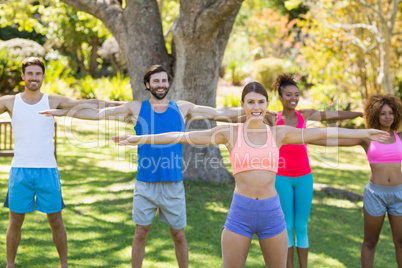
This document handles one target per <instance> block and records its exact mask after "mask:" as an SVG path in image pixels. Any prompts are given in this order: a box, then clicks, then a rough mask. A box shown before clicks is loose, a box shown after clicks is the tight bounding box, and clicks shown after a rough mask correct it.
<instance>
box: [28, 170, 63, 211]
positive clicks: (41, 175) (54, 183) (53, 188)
mask: <svg viewBox="0 0 402 268" xmlns="http://www.w3.org/2000/svg"><path fill="white" fill-rule="evenodd" d="M35 176H36V180H37V183H36V189H35V193H36V210H38V211H41V212H43V213H48V214H51V213H56V212H59V211H61V210H62V209H63V208H64V203H63V198H62V197H61V184H60V174H59V171H58V169H57V168H37V169H36V175H35Z"/></svg>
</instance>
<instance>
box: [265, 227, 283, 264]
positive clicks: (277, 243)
mask: <svg viewBox="0 0 402 268" xmlns="http://www.w3.org/2000/svg"><path fill="white" fill-rule="evenodd" d="M287 237H288V235H287V231H286V229H285V230H284V231H283V232H282V233H280V234H278V235H276V236H272V237H269V238H264V239H260V246H261V250H262V255H263V256H264V260H265V264H266V266H267V267H275V268H276V267H278V268H280V267H283V268H284V267H286V260H287V254H288V240H287Z"/></svg>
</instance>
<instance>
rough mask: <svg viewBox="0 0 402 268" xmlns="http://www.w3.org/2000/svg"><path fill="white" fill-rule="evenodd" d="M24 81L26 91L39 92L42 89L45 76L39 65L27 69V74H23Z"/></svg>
mask: <svg viewBox="0 0 402 268" xmlns="http://www.w3.org/2000/svg"><path fill="white" fill-rule="evenodd" d="M21 77H22V80H24V81H25V89H26V90H31V91H37V90H39V89H40V88H41V86H42V83H43V80H44V79H45V74H44V73H43V71H42V68H41V67H40V66H38V65H30V66H27V67H26V68H25V73H22V74H21Z"/></svg>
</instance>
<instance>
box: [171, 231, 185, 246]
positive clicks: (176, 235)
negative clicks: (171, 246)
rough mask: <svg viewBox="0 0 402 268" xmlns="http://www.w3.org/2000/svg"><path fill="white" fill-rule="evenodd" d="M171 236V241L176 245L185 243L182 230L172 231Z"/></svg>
mask: <svg viewBox="0 0 402 268" xmlns="http://www.w3.org/2000/svg"><path fill="white" fill-rule="evenodd" d="M171 235H172V238H173V240H174V241H175V242H176V243H183V242H186V235H185V234H184V230H183V229H180V230H172V231H171Z"/></svg>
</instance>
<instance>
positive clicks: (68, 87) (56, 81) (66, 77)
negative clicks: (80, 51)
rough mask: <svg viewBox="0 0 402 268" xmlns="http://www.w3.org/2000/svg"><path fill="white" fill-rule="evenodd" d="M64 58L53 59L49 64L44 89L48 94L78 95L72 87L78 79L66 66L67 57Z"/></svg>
mask: <svg viewBox="0 0 402 268" xmlns="http://www.w3.org/2000/svg"><path fill="white" fill-rule="evenodd" d="M63 59H64V60H63ZM63 59H60V60H56V61H51V62H49V63H48V64H47V66H46V73H45V81H44V82H43V85H42V91H43V92H46V93H48V94H58V95H63V96H68V97H76V94H75V91H74V88H73V87H72V85H73V84H74V83H75V81H76V80H75V78H74V77H73V76H72V75H71V70H70V69H68V68H67V67H66V66H67V64H66V59H65V58H63Z"/></svg>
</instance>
